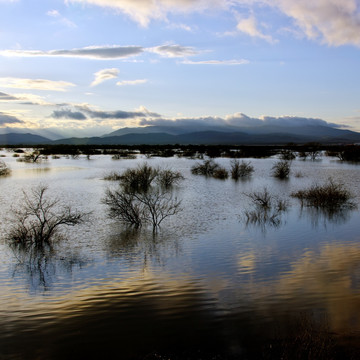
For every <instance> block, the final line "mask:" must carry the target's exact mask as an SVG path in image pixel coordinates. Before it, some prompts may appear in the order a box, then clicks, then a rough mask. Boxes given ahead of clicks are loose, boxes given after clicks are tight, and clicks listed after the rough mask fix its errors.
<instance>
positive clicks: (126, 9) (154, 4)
mask: <svg viewBox="0 0 360 360" xmlns="http://www.w3.org/2000/svg"><path fill="white" fill-rule="evenodd" d="M66 2H67V3H71V2H78V3H83V4H90V5H98V6H103V7H111V8H113V9H116V10H118V11H119V12H121V13H123V14H125V15H127V16H129V17H130V18H132V19H133V20H134V21H136V22H137V23H139V24H140V25H141V26H144V27H146V26H148V25H149V23H150V21H151V20H166V19H167V14H168V13H188V12H194V11H203V10H207V9H211V8H215V7H225V6H227V5H228V4H230V3H231V2H232V0H136V1H135V0H67V1H66Z"/></svg>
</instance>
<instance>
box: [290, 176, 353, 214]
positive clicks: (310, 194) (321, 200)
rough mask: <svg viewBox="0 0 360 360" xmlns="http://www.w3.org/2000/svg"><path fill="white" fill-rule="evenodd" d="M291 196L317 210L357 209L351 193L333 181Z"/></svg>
mask: <svg viewBox="0 0 360 360" xmlns="http://www.w3.org/2000/svg"><path fill="white" fill-rule="evenodd" d="M291 196H292V197H295V198H297V199H299V200H300V201H301V204H302V205H305V206H312V207H316V208H322V209H328V210H333V209H335V210H336V209H341V208H355V207H356V204H355V202H354V201H353V198H354V197H353V195H352V194H351V193H350V191H349V190H348V189H346V188H345V186H344V185H343V184H340V183H336V182H334V181H333V180H332V179H330V180H329V181H328V182H327V183H326V184H324V185H318V184H314V185H312V186H310V187H309V188H308V189H304V190H298V191H296V192H293V193H292V194H291Z"/></svg>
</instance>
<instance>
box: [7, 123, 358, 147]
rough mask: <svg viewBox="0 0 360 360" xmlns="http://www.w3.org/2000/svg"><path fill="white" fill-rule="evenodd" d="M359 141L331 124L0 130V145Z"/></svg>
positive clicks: (236, 143) (348, 132)
mask: <svg viewBox="0 0 360 360" xmlns="http://www.w3.org/2000/svg"><path fill="white" fill-rule="evenodd" d="M307 142H319V143H343V144H348V143H360V133H358V132H355V131H350V130H344V129H338V128H336V127H332V126H322V125H303V126H274V125H262V126H256V127H242V128H239V127H232V126H226V127H225V126H207V127H201V128H198V129H197V130H196V129H194V127H184V126H146V127H136V128H122V129H119V130H116V131H114V132H111V133H109V134H105V135H103V136H99V137H70V138H62V139H57V140H53V139H50V138H48V137H45V136H41V135H37V134H34V133H30V132H26V133H19V132H17V133H13V132H9V133H6V134H0V144H1V145H42V144H44V145H45V144H54V145H58V144H64V145H69V144H72V145H140V144H149V145H167V144H180V145H187V144H193V145H250V144H251V145H266V144H268V145H270V144H274V145H276V144H286V143H307Z"/></svg>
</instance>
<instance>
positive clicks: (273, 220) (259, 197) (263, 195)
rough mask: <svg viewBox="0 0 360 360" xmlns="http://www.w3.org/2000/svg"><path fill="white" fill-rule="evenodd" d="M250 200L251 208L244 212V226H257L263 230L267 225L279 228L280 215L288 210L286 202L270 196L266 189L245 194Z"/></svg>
mask: <svg viewBox="0 0 360 360" xmlns="http://www.w3.org/2000/svg"><path fill="white" fill-rule="evenodd" d="M245 195H246V196H247V197H249V198H250V199H251V200H252V204H253V208H252V209H250V210H245V212H244V215H245V219H246V224H252V225H259V226H260V227H261V228H262V229H263V230H265V227H266V226H267V225H271V226H279V225H280V224H281V215H282V213H283V212H285V211H286V210H287V209H288V202H287V201H286V200H282V199H279V198H278V197H276V196H274V195H272V194H270V192H269V191H268V190H267V188H264V189H263V190H262V191H254V192H252V193H250V194H245Z"/></svg>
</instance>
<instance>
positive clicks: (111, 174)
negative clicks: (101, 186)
mask: <svg viewBox="0 0 360 360" xmlns="http://www.w3.org/2000/svg"><path fill="white" fill-rule="evenodd" d="M121 178H122V175H121V174H120V173H118V172H117V171H111V172H109V173H108V174H106V175H105V176H104V177H103V180H108V181H120V180H121Z"/></svg>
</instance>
